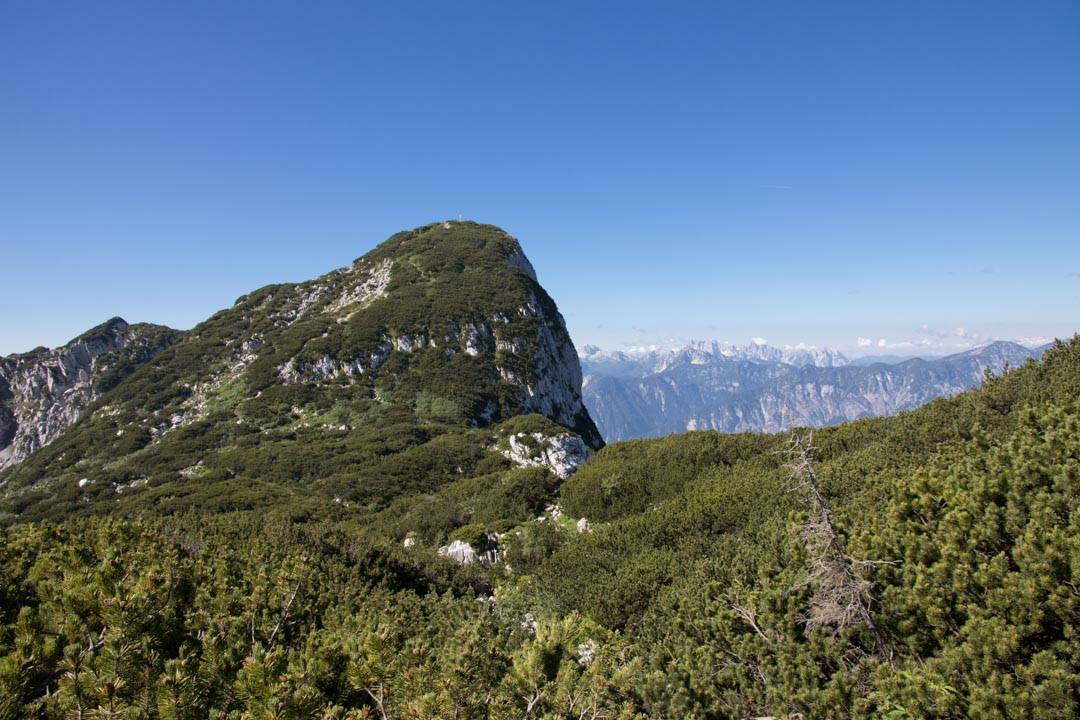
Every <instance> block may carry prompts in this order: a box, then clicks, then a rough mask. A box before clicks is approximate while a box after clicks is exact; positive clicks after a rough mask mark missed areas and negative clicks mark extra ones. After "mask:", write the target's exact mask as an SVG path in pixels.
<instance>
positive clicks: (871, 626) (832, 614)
mask: <svg viewBox="0 0 1080 720" xmlns="http://www.w3.org/2000/svg"><path fill="white" fill-rule="evenodd" d="M813 456H814V446H813V435H812V434H811V433H807V434H806V435H799V433H797V432H793V433H792V434H791V444H790V447H789V448H788V467H789V469H790V470H791V476H792V479H793V480H794V482H795V490H796V491H797V492H799V494H800V495H801V496H802V501H803V504H804V506H805V507H806V510H807V511H808V513H809V516H808V518H807V520H806V524H805V525H803V528H802V540H803V544H804V546H805V547H806V550H807V553H808V554H809V559H808V561H807V565H808V568H807V570H808V575H807V578H806V580H805V584H806V585H810V586H811V587H813V589H814V594H813V596H812V597H811V600H810V612H809V613H808V614H807V615H806V616H805V617H804V619H803V620H804V622H805V624H806V631H807V632H812V631H813V630H814V629H815V628H819V627H824V626H831V627H832V628H833V629H834V634H836V633H839V632H840V631H841V630H843V629H844V628H846V627H855V626H862V627H865V628H866V629H867V631H868V632H869V633H870V636H871V637H872V638H873V639H874V654H875V655H877V656H878V657H880V658H881V659H883V660H887V661H888V662H890V663H891V662H892V661H893V656H892V651H891V650H890V649H889V647H888V645H887V644H886V642H885V638H884V636H883V635H882V634H881V630H880V629H879V628H878V626H877V623H875V622H874V618H873V616H872V615H871V614H870V604H871V602H872V599H873V598H872V595H871V590H872V588H873V584H872V583H871V582H870V581H868V580H865V579H864V578H862V577H861V576H860V574H859V571H858V568H859V567H860V566H861V565H863V564H864V563H862V562H861V561H859V560H856V559H854V558H852V557H851V556H850V555H849V554H848V553H847V549H846V548H845V546H844V540H843V538H841V537H840V534H839V533H838V532H837V531H836V526H835V525H834V524H833V518H832V512H831V510H830V509H829V505H828V503H827V502H826V500H825V495H824V493H823V492H822V490H821V483H820V482H819V481H818V477H817V473H816V472H815V471H814V465H813V459H814V457H813Z"/></svg>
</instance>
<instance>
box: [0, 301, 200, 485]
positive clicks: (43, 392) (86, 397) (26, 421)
mask: <svg viewBox="0 0 1080 720" xmlns="http://www.w3.org/2000/svg"><path fill="white" fill-rule="evenodd" d="M181 334H182V333H180V332H178V331H176V330H172V329H170V328H165V327H162V326H160V325H147V324H138V325H129V324H128V323H127V322H125V321H124V320H123V319H121V318H113V319H112V320H109V321H108V322H106V323H103V324H102V325H99V326H97V327H95V328H93V329H92V330H89V331H87V332H86V333H83V334H82V335H80V336H79V337H77V338H75V339H74V340H72V341H71V342H69V343H67V344H66V345H63V346H62V347H59V348H56V349H54V350H50V349H48V348H38V349H36V350H32V351H30V352H28V353H22V354H17V355H9V356H7V357H4V358H0V470H2V469H4V468H6V467H10V466H11V465H15V464H17V463H20V462H22V461H23V460H25V459H26V458H27V457H29V456H30V454H31V453H33V452H35V451H37V450H39V449H40V448H42V447H44V446H46V445H48V444H49V443H51V442H52V441H53V440H55V439H56V438H57V436H58V435H59V434H60V433H61V432H62V431H63V430H64V429H65V428H67V427H68V426H70V425H71V424H72V423H74V422H75V421H77V420H78V419H79V418H80V417H81V416H82V414H83V412H84V411H85V410H86V408H87V407H88V406H90V404H91V403H93V402H94V401H95V400H97V399H98V398H99V397H100V396H101V395H102V394H103V393H104V392H106V391H108V390H109V389H111V388H112V386H113V385H115V384H116V383H117V382H118V381H119V380H120V379H121V378H122V377H124V376H126V375H128V374H130V373H131V372H133V371H134V370H135V369H137V368H138V367H139V366H140V365H142V364H143V363H146V362H147V361H149V360H151V359H152V358H153V357H154V356H156V355H157V354H158V353H159V352H161V351H162V350H164V349H165V348H167V347H168V346H169V345H172V344H173V343H175V342H176V341H177V340H179V338H180V336H181Z"/></svg>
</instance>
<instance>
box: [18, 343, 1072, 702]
mask: <svg viewBox="0 0 1080 720" xmlns="http://www.w3.org/2000/svg"><path fill="white" fill-rule="evenodd" d="M1078 399H1080V343H1077V341H1075V340H1074V341H1072V342H1070V343H1063V344H1060V345H1059V346H1057V347H1055V348H1053V349H1051V350H1050V351H1049V352H1048V353H1047V354H1046V356H1045V358H1044V360H1043V361H1042V362H1041V363H1029V364H1028V365H1026V366H1024V367H1023V368H1019V369H1017V370H1014V371H1012V372H1010V373H1008V374H1006V375H1005V376H1003V377H999V378H996V379H993V380H992V381H990V382H988V383H987V384H986V385H985V386H984V387H983V388H982V389H980V390H978V391H974V392H970V393H966V394H963V395H960V396H958V397H955V398H952V399H948V400H939V401H936V402H934V403H931V404H930V405H928V406H926V407H924V408H922V409H920V410H918V411H914V412H910V413H906V414H902V415H899V416H896V417H891V418H884V419H877V420H867V421H860V422H856V423H850V424H846V425H842V426H839V427H835V428H830V429H825V430H820V431H818V432H817V433H815V435H814V437H813V444H814V446H815V448H816V449H815V451H814V453H813V462H812V465H811V467H812V469H813V472H814V474H815V477H816V478H817V482H818V487H819V488H820V490H821V495H820V498H821V500H822V501H823V502H824V503H825V508H824V509H825V510H826V511H827V514H826V517H827V519H828V524H829V526H830V527H831V528H832V529H833V530H834V531H835V533H836V535H835V538H834V539H835V544H834V545H826V546H823V545H822V544H821V543H820V542H817V541H816V540H815V538H817V539H820V537H821V536H820V534H817V535H815V533H820V530H821V518H822V515H821V511H822V507H819V506H816V505H815V503H814V500H813V498H812V497H811V496H810V495H809V494H808V493H807V492H806V488H807V485H806V483H805V482H802V481H800V476H799V475H798V473H795V474H794V475H793V472H792V470H791V469H790V467H789V465H790V463H791V461H792V459H793V456H792V454H791V452H790V436H788V435H720V434H716V433H692V434H688V435H682V436H672V437H669V438H665V439H661V440H650V441H635V442H630V443H622V444H617V445H613V446H609V447H608V448H606V449H604V450H602V451H601V452H599V453H598V454H597V455H596V456H595V457H594V459H593V460H591V461H590V462H589V463H587V464H586V466H585V467H584V468H583V469H582V470H581V471H579V473H578V474H576V475H575V476H573V477H572V478H571V479H570V480H569V481H567V482H566V483H565V484H564V485H562V486H561V488H560V487H559V483H558V482H557V481H556V480H553V479H552V476H550V475H549V474H548V473H547V472H546V471H544V470H542V469H527V468H523V469H520V470H516V471H510V473H509V474H502V475H497V476H492V477H490V478H488V479H487V480H483V481H482V480H477V479H474V478H463V479H461V480H457V481H454V482H451V483H448V484H444V485H442V486H441V487H440V488H439V489H437V490H435V491H434V493H430V494H421V495H411V496H410V495H408V494H406V495H405V496H403V497H400V498H399V499H398V500H396V501H394V502H393V503H391V504H390V505H388V506H387V507H385V508H384V509H382V510H380V511H379V512H377V513H375V514H374V515H371V516H366V518H365V520H364V521H363V522H358V521H350V520H337V521H335V520H330V519H322V520H311V521H309V522H305V523H296V522H295V517H293V518H290V515H291V514H292V513H291V511H290V508H289V506H288V504H287V503H286V504H283V505H281V506H279V507H277V508H271V509H269V510H266V511H262V512H259V513H257V514H255V513H248V512H240V513H227V514H213V515H205V514H180V515H172V516H168V517H163V518H162V517H145V518H143V519H138V520H131V519H121V518H109V517H105V518H96V519H95V518H89V519H81V520H72V521H69V522H63V523H61V524H55V523H52V522H38V523H32V524H22V525H17V526H15V527H12V528H9V529H7V530H5V531H4V534H3V545H2V556H0V568H2V573H3V576H2V580H3V582H2V583H0V612H2V620H3V630H2V634H0V642H2V646H3V648H4V652H5V656H4V658H3V660H2V663H0V687H2V691H0V693H2V698H3V699H2V700H0V708H2V710H0V712H2V713H3V715H4V716H5V717H21V716H29V715H34V716H37V715H41V714H44V715H45V716H49V717H60V716H62V715H68V714H70V715H74V716H79V715H80V714H82V716H89V713H90V712H91V711H93V712H94V713H97V714H98V715H100V716H116V717H205V716H208V715H209V716H214V717H223V716H235V717H253V718H254V717H312V716H315V715H321V716H323V717H387V718H407V717H412V718H420V717H446V718H450V717H458V718H460V717H492V718H504V717H505V718H510V717H552V718H555V717H558V718H571V717H572V718H578V717H596V718H599V717H609V718H614V717H627V718H629V717H656V718H699V717H733V718H735V717H748V716H757V715H774V716H783V715H787V714H792V715H794V714H801V715H802V716H803V717H848V716H850V717H895V718H907V717H912V718H914V717H949V718H961V717H1013V718H1015V717H1021V718H1022V717H1031V718H1036V717H1060V718H1067V717H1074V716H1075V715H1076V714H1077V712H1078V710H1080V708H1078V705H1077V690H1078V689H1080V676H1078V674H1077V673H1078V670H1080V667H1078V666H1080V642H1078V640H1077V635H1076V633H1077V631H1078V629H1080V628H1078V627H1077V618H1078V612H1080V604H1078V603H1080V591H1078V590H1077V587H1080V585H1078V582H1080V577H1078V575H1080V512H1078V510H1077V507H1076V498H1077V489H1078V484H1080V407H1078ZM523 422H526V421H524V420H523ZM795 459H798V456H795ZM556 500H557V501H558V502H559V503H560V504H561V512H560V509H559V508H555V507H548V504H549V503H551V502H553V501H556ZM436 508H438V509H440V511H439V512H435V509H436ZM544 508H548V509H547V510H546V511H545V509H544ZM537 516H539V518H542V519H538V517H537ZM580 517H585V518H587V519H588V522H587V524H586V525H585V526H579V525H577V524H576V523H575V520H576V519H578V518H580ZM815 528H816V529H815ZM496 533H498V534H496ZM455 534H456V535H457V536H458V537H466V538H468V539H469V541H470V542H474V543H477V544H488V543H495V544H496V545H497V546H498V548H499V549H500V557H499V561H498V562H496V563H493V564H471V565H465V566H461V565H458V564H455V563H453V562H452V561H450V560H448V559H446V558H443V557H440V556H438V555H437V554H436V553H435V551H434V546H435V544H437V543H439V542H442V541H443V540H444V539H446V538H448V537H449V536H453V535H455ZM406 537H412V538H414V543H412V546H411V547H404V546H403V544H402V542H401V541H402V540H403V539H404V538H406ZM822 568H824V569H825V570H827V571H829V572H822ZM833 571H835V572H833ZM830 572H832V574H830ZM837 573H838V574H837ZM845 593H846V594H845ZM837 598H841V599H843V600H845V602H850V603H851V605H850V607H851V608H856V609H858V608H865V609H866V610H867V612H868V615H867V616H862V615H860V614H859V613H858V612H855V611H852V612H846V613H845V612H842V611H837ZM830 603H831V604H830ZM849 609H850V608H849ZM841 610H842V608H841Z"/></svg>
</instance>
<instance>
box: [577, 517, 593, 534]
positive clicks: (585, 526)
mask: <svg viewBox="0 0 1080 720" xmlns="http://www.w3.org/2000/svg"><path fill="white" fill-rule="evenodd" d="M577 531H578V532H579V533H589V532H592V523H590V522H589V521H588V519H586V518H579V519H578V521H577Z"/></svg>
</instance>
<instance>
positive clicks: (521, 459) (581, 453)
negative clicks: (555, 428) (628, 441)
mask: <svg viewBox="0 0 1080 720" xmlns="http://www.w3.org/2000/svg"><path fill="white" fill-rule="evenodd" d="M526 437H528V438H529V439H528V440H527V439H526ZM502 454H503V455H504V456H505V457H506V458H507V459H508V460H510V462H512V463H514V464H515V465H517V466H519V467H545V468H547V469H548V470H550V471H551V472H552V473H554V474H555V475H557V476H558V477H560V478H562V479H564V480H565V479H566V478H568V477H570V476H571V475H572V474H573V473H574V472H575V471H576V470H577V469H578V468H579V467H581V465H582V464H583V463H584V462H585V461H586V460H588V459H589V455H590V454H591V451H590V450H589V446H588V445H586V444H585V441H584V440H582V439H581V436H579V435H575V434H573V433H565V434H562V435H544V434H543V433H531V434H528V435H526V433H517V434H516V435H510V436H509V437H507V438H506V447H505V448H504V449H502Z"/></svg>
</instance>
